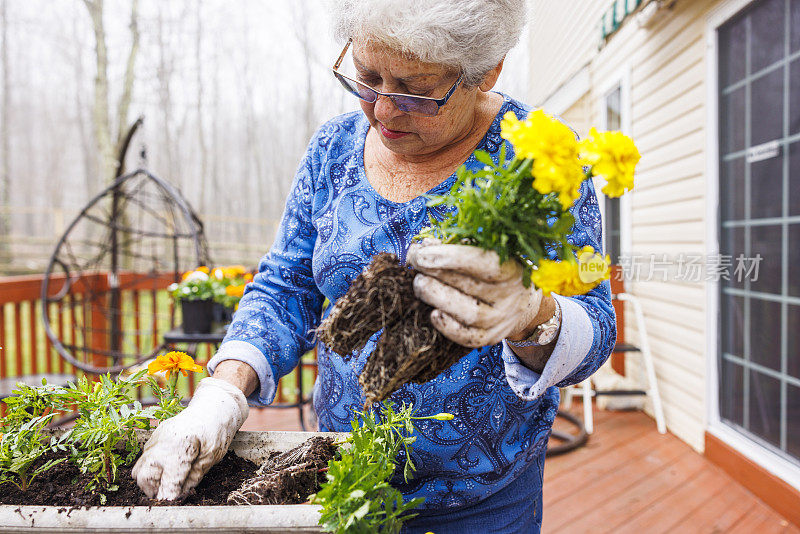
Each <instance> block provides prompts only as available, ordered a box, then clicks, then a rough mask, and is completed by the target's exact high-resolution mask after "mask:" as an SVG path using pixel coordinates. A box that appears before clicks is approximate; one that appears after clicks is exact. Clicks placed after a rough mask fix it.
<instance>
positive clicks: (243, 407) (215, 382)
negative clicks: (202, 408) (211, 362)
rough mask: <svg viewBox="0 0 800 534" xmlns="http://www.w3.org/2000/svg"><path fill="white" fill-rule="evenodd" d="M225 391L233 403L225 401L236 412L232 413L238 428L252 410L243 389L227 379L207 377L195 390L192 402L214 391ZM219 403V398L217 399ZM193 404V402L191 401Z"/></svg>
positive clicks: (222, 407)
mask: <svg viewBox="0 0 800 534" xmlns="http://www.w3.org/2000/svg"><path fill="white" fill-rule="evenodd" d="M215 390H216V391H224V392H225V393H227V395H228V397H229V398H230V399H231V401H232V402H231V403H227V402H224V401H223V403H224V404H225V405H229V406H230V411H231V412H234V413H233V414H232V415H233V417H235V418H236V428H239V427H240V426H242V425H243V424H244V421H245V419H247V415H248V413H249V412H250V408H249V407H248V406H247V398H245V396H244V393H242V390H240V389H239V388H237V387H236V386H234V385H233V384H231V383H230V382H228V381H227V380H222V379H220V378H212V377H210V376H209V377H206V378H204V379H202V380H201V381H200V385H198V386H197V389H196V390H195V392H194V396H193V397H192V402H194V400H195V399H197V400H198V401H200V399H202V398H203V397H206V396H207V395H209V394H212V395H213V393H211V392H212V391H215ZM217 402H218V403H219V399H217ZM189 405H191V402H190V403H189ZM226 407H227V406H220V408H221V409H224V408H226Z"/></svg>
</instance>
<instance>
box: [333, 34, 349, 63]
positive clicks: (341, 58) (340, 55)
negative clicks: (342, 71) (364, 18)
mask: <svg viewBox="0 0 800 534" xmlns="http://www.w3.org/2000/svg"><path fill="white" fill-rule="evenodd" d="M352 42H353V40H352V39H348V40H347V44H346V45H344V49H343V50H342V53H341V54H339V59H337V60H336V63H335V64H334V65H333V68H334V69H338V68H339V65H341V64H342V60H343V59H344V55H345V54H346V53H347V49H348V48H350V43H352Z"/></svg>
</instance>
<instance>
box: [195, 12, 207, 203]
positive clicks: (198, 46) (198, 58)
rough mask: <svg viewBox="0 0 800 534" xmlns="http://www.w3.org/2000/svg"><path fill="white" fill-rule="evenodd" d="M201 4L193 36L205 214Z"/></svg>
mask: <svg viewBox="0 0 800 534" xmlns="http://www.w3.org/2000/svg"><path fill="white" fill-rule="evenodd" d="M202 11H203V10H202V2H201V0H197V7H196V15H197V35H196V36H195V43H194V44H195V46H194V57H195V63H196V64H197V79H196V84H197V87H196V90H197V143H198V145H199V146H198V149H199V150H200V211H201V213H206V212H207V210H208V206H207V205H206V195H207V189H208V183H207V182H208V176H207V175H208V154H206V151H207V148H206V136H205V129H204V123H203V60H202V51H203V47H202V44H203V20H202V19H203V17H202Z"/></svg>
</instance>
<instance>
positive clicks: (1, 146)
mask: <svg viewBox="0 0 800 534" xmlns="http://www.w3.org/2000/svg"><path fill="white" fill-rule="evenodd" d="M7 3H8V2H6V0H0V35H2V44H0V70H2V75H3V100H2V111H0V139H2V140H0V160H1V161H2V164H0V210H2V211H0V257H2V258H3V259H4V260H5V261H4V263H8V260H10V258H9V257H8V253H9V245H8V243H7V242H6V238H8V237H9V236H10V235H11V224H10V223H11V217H10V214H9V213H8V212H7V211H5V210H6V208H8V206H9V200H10V195H9V191H10V189H11V162H10V158H11V148H10V143H11V134H10V132H9V123H10V120H9V118H8V114H9V111H10V110H11V82H10V80H9V70H10V69H9V66H8V12H7Z"/></svg>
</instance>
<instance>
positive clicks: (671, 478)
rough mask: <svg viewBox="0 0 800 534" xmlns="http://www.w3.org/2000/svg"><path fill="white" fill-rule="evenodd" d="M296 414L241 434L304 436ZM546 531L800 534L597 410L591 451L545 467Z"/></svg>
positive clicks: (637, 423)
mask: <svg viewBox="0 0 800 534" xmlns="http://www.w3.org/2000/svg"><path fill="white" fill-rule="evenodd" d="M296 413H297V412H296V411H295V410H274V409H259V410H255V409H254V410H251V415H250V418H248V420H247V422H246V423H245V426H244V427H243V428H244V429H248V430H267V429H270V430H299V425H298V423H297V417H296ZM542 531H543V532H544V533H545V534H550V533H566V534H571V533H575V534H579V533H580V534H583V533H587V532H589V533H593V534H594V533H598V534H599V533H610V532H613V533H615V534H617V533H631V534H633V533H636V534H650V533H653V534H660V533H667V532H670V533H680V534H683V533H698V534H707V533H708V534H710V533H733V534H751V533H758V534H762V533H763V534H770V533H777V532H780V533H787V534H788V533H791V534H800V529H798V528H797V527H796V526H794V525H793V524H791V523H789V522H788V521H786V520H785V519H784V518H783V517H781V516H780V515H778V514H777V513H776V512H774V511H773V510H772V509H771V508H769V507H768V506H767V505H765V504H764V503H763V502H762V501H760V500H759V499H758V498H757V497H755V496H754V495H753V494H752V493H750V492H749V491H747V489H746V488H745V487H743V486H741V485H740V484H738V483H737V482H735V481H734V480H733V479H732V478H730V477H729V476H728V475H727V474H725V473H724V472H723V471H722V470H720V469H719V468H718V467H716V466H714V465H713V464H711V463H709V462H708V461H707V460H706V459H705V458H704V457H703V456H701V455H699V454H697V453H696V452H695V451H693V450H692V449H691V448H689V447H688V446H687V445H686V444H685V443H683V442H682V441H680V440H679V439H678V438H676V437H675V436H673V435H671V434H666V435H663V436H662V435H661V434H659V433H658V432H657V431H656V427H655V423H654V422H653V420H652V419H650V418H649V417H648V416H646V415H644V414H642V413H640V412H603V411H600V410H595V433H594V434H593V435H592V436H591V438H590V440H589V442H588V444H587V445H586V446H584V447H582V448H580V449H577V450H575V451H572V452H570V453H567V454H564V455H562V456H556V457H553V458H549V459H548V460H547V462H546V463H545V474H544V525H543V528H542Z"/></svg>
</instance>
